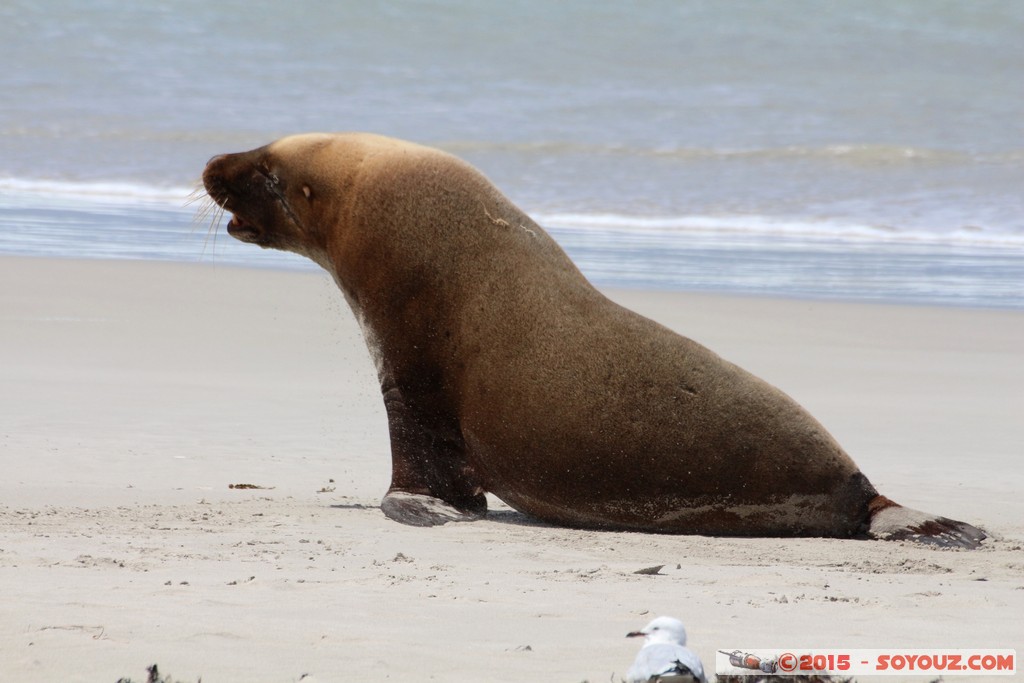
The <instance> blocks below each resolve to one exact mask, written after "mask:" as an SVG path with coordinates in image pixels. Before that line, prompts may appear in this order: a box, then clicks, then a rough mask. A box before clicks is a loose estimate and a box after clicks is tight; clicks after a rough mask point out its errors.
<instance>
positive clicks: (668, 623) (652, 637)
mask: <svg viewBox="0 0 1024 683" xmlns="http://www.w3.org/2000/svg"><path fill="white" fill-rule="evenodd" d="M639 636H643V637H644V641H645V642H644V647H647V646H648V645H654V644H656V643H675V644H676V645H686V627H684V626H683V622H681V621H679V620H678V619H674V618H672V617H658V618H657V619H655V620H653V621H652V622H651V623H649V624H647V626H644V627H643V628H642V629H641V630H639V631H631V632H629V633H627V634H626V637H627V638H637V637H639Z"/></svg>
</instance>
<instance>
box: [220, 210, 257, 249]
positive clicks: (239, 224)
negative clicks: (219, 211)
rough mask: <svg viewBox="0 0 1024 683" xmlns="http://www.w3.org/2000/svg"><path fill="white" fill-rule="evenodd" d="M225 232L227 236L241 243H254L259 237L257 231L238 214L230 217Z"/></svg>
mask: <svg viewBox="0 0 1024 683" xmlns="http://www.w3.org/2000/svg"><path fill="white" fill-rule="evenodd" d="M227 231H228V234H229V235H231V236H232V237H234V238H235V239H237V240H241V241H243V242H256V241H257V240H259V237H260V231H259V229H258V228H257V227H256V226H255V225H254V224H252V223H250V222H248V221H246V220H245V219H244V218H242V217H241V216H239V215H238V214H233V215H232V216H231V220H230V221H228V225H227Z"/></svg>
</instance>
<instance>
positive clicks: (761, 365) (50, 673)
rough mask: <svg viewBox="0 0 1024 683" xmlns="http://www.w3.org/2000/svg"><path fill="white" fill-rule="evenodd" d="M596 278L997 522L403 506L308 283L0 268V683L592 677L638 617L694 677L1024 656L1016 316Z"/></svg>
mask: <svg viewBox="0 0 1024 683" xmlns="http://www.w3.org/2000/svg"><path fill="white" fill-rule="evenodd" d="M612 296H613V297H614V298H616V299H618V300H620V301H622V302H624V303H625V304H627V305H629V306H631V307H633V308H636V309H638V310H640V311H641V312H643V313H645V314H647V315H649V316H651V317H653V318H655V319H657V320H659V321H661V322H663V323H665V324H667V325H669V326H670V327H672V328H674V329H676V330H678V331H680V332H682V333H684V334H687V335H688V336H690V337H693V338H695V339H697V340H698V341H701V342H703V343H704V344H706V345H708V346H710V347H711V348H712V349H714V350H716V351H718V352H719V353H721V354H722V355H724V356H725V357H726V358H729V359H730V360H733V361H735V362H737V363H739V364H740V365H743V366H745V367H746V368H748V369H749V370H752V371H753V372H755V373H756V374H759V375H761V376H762V377H764V378H766V379H768V380H769V381H771V382H773V383H775V384H777V385H778V386H780V387H781V388H783V389H784V390H786V391H787V392H788V393H790V394H791V395H792V396H794V397H795V398H796V399H797V400H798V401H800V402H801V403H802V404H803V405H804V406H806V407H807V408H808V409H809V410H810V411H811V412H812V413H813V414H815V415H816V416H817V417H818V418H819V419H820V420H821V421H822V422H823V423H824V424H825V425H826V426H827V427H828V428H829V429H830V430H831V431H832V432H833V433H834V434H835V436H836V437H837V438H838V439H839V441H840V442H841V443H843V444H844V445H845V447H846V448H847V450H848V451H849V452H850V453H851V455H852V456H853V457H854V459H855V460H856V461H857V462H858V464H859V465H860V466H861V468H862V469H863V470H864V471H865V472H866V473H867V475H868V476H869V477H870V478H871V480H872V481H873V483H874V484H875V485H876V486H877V487H878V488H879V489H880V490H881V491H882V492H883V493H885V494H886V495H888V496H889V497H891V498H893V499H895V500H897V501H899V502H901V503H904V504H906V505H909V506H912V507H916V508H920V509H923V510H928V511H931V512H937V513H941V514H944V515H946V516H949V517H953V518H956V519H962V520H966V521H970V522H973V523H976V524H978V525H980V526H982V527H984V528H985V529H987V530H988V531H989V532H990V534H991V535H992V536H993V539H992V540H990V541H987V542H986V543H985V545H984V547H983V548H982V549H981V550H977V551H942V550H932V549H928V548H924V547H919V546H915V545H908V544H904V543H892V542H877V541H875V542H870V541H838V540H824V539H801V540H785V539H753V540H751V539H714V538H703V537H671V536H656V535H644V534H633V533H596V532H583V531H574V530H569V529H558V528H550V527H545V526H540V525H534V524H531V523H530V522H529V521H528V520H526V519H525V518H523V517H522V516H520V515H518V514H516V513H513V512H511V511H509V510H508V508H506V507H504V506H502V505H501V504H500V503H498V502H497V501H492V502H493V506H492V509H493V510H494V512H492V514H491V515H490V517H489V518H488V519H487V520H485V521H481V522H476V523H472V524H449V525H447V526H444V527H439V528H432V529H422V528H409V527H403V526H401V525H399V524H396V523H393V522H391V521H389V520H387V519H386V518H385V517H384V516H383V515H382V514H381V512H380V510H379V509H378V508H377V505H378V502H379V499H380V497H381V495H382V494H383V493H384V491H385V489H386V487H387V485H388V481H389V469H390V463H389V455H388V442H387V433H386V426H385V419H384V414H383V408H382V405H381V400H380V397H379V394H378V392H377V388H376V383H375V378H374V375H373V371H372V368H371V364H370V361H369V357H368V354H367V352H366V350H365V348H364V345H363V342H362V339H361V337H360V335H359V333H358V330H357V328H356V325H355V323H354V320H353V318H352V316H351V314H350V313H349V311H348V310H347V308H346V307H345V304H344V302H343V300H342V298H341V296H340V295H339V294H338V292H337V291H336V290H335V288H334V285H333V284H332V283H331V282H330V280H329V279H328V277H327V276H326V275H321V274H295V273H277V272H260V271H246V270H239V269H231V268H226V267H219V268H212V267H209V266H184V265H170V264H156V263H128V262H122V263H114V262H75V261H49V260H35V259H19V258H3V259H0V357H2V358H3V363H2V365H0V387H2V391H0V472H2V477H0V595H2V599H0V680H2V681H58V680H59V681H62V682H69V681H105V682H109V683H113V682H114V681H115V680H116V679H117V678H118V677H121V676H129V675H130V676H132V677H134V678H135V679H136V680H140V679H141V680H144V679H145V671H144V670H145V667H146V666H148V665H149V664H152V663H154V662H157V663H159V664H160V668H161V670H162V671H164V672H169V673H171V674H173V675H174V676H175V678H179V679H182V680H186V681H194V680H196V679H198V678H199V677H200V676H201V677H202V680H203V681H205V682H206V683H222V682H225V681H247V682H251V681H277V682H284V681H295V680H298V678H299V677H300V676H301V675H302V674H304V673H311V674H313V675H314V676H315V677H316V680H318V681H321V682H323V681H349V680H367V681H379V680H393V681H425V680H438V681H484V680H495V681H499V680H500V681H565V682H567V683H575V682H579V681H583V680H588V681H591V682H592V683H604V682H605V681H609V680H612V678H613V675H614V680H618V678H619V677H620V676H621V675H622V674H623V673H624V672H625V670H626V668H627V667H628V666H629V664H630V662H631V661H632V658H633V655H634V653H635V651H636V647H637V643H636V642H635V641H631V640H626V639H625V638H624V637H623V636H624V635H625V633H626V632H627V631H628V630H632V629H635V628H639V627H641V626H643V624H644V623H646V621H647V620H648V619H649V618H650V617H652V616H654V615H659V614H669V615H674V616H677V617H680V618H681V619H683V620H684V621H685V622H686V623H687V626H688V629H689V631H690V645H691V647H692V648H693V649H694V650H695V651H696V652H697V653H698V654H699V655H700V656H701V657H702V658H703V660H704V662H705V665H706V666H707V667H708V669H709V670H711V671H713V669H714V651H715V650H716V649H733V648H757V647H786V648H799V647H842V648H889V647H892V648H899V647H903V648H911V647H915V648H921V647H925V648H994V647H1017V648H1018V652H1020V649H1021V645H1022V644H1024V619H1022V618H1021V614H1024V551H1022V544H1024V502H1022V492H1024V468H1022V467H1021V454H1022V453H1021V448H1022V444H1024V314H1021V313H1020V312H996V311H979V310H958V309H950V308H946V309H939V308H911V307H900V306H866V305H851V304H837V303H820V302H806V301H775V300H767V299H754V298H750V299H741V298H726V297H720V296H697V295H683V294H675V293H650V292H613V293H612ZM232 484H255V485H259V486H264V487H268V488H267V489H256V490H245V489H242V490H240V489H232V488H229V487H230V485H232ZM652 565H665V568H664V569H663V570H662V572H661V574H660V575H658V576H643V575H637V574H634V573H633V572H635V571H636V570H638V569H641V568H645V567H650V566H652ZM919 680H920V679H919ZM974 680H978V679H974Z"/></svg>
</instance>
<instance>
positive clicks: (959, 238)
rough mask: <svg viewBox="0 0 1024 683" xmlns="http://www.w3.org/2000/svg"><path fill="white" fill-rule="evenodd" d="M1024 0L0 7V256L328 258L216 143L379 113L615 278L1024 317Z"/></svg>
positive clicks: (382, 129)
mask: <svg viewBox="0 0 1024 683" xmlns="http://www.w3.org/2000/svg"><path fill="white" fill-rule="evenodd" d="M1022 35H1024V3H1020V2H1016V1H1015V0H1003V1H999V0H972V1H971V2H953V1H945V0H889V1H887V2H870V3H864V2H853V1H825V2H820V1H811V0H792V1H787V2H773V3H768V2H758V1H753V0H751V1H749V2H738V1H730V0H714V1H712V0H706V1H690V2H687V1H678V2H670V1H667V0H652V1H650V2H635V3H625V2H582V1H566V2H559V3H550V2H540V1H539V0H509V1H507V2H503V3H480V2H470V1H469V0H431V1H427V0H402V1H398V0H396V1H392V2H372V3H371V2H354V1H347V2H346V1H341V2H327V1H320V0H309V1H307V2H301V3H264V2H236V1H222V2H216V3H213V2H206V1H203V2H200V1H199V0H163V1H159V2H157V1H155V0H154V1H153V2H139V3H124V2H113V1H109V0H108V1H103V0H93V1H91V2H88V3H85V2H72V1H70V0H66V1H59V0H33V2H28V1H27V0H9V1H8V2H5V3H3V4H0V60H2V62H3V63H4V64H5V65H6V67H7V68H5V69H3V70H2V71H0V87H2V92H3V95H2V98H3V100H2V101H3V106H2V107H0V253H7V254H26V255H44V256H57V257H88V258H135V259H164V260H167V259H170V260H179V261H187V262H214V263H218V264H225V265H257V266H266V267H274V268H307V267H308V268H313V267H314V266H312V264H307V263H305V262H303V261H302V260H300V259H298V258H297V257H292V256H289V255H284V254H275V253H271V252H263V251H260V250H258V249H255V248H253V247H251V246H248V245H242V244H239V243H234V242H233V241H232V240H231V239H230V238H228V237H227V236H226V235H225V234H224V233H223V226H220V230H219V231H217V232H215V233H213V234H211V233H210V232H209V228H210V226H208V225H206V224H202V223H200V224H198V225H197V224H195V223H194V221H193V218H194V215H195V206H187V205H186V199H187V196H188V195H189V193H190V192H191V190H192V189H193V187H194V184H195V181H196V180H197V179H198V177H199V174H200V172H201V171H202V168H203V165H204V164H205V162H206V160H207V159H208V158H209V157H211V156H213V155H214V154H217V153H221V152H229V151H240V150H244V149H249V148H252V147H255V146H258V145H261V144H264V143H266V142H268V141H270V140H272V139H275V138H277V137H280V136H282V135H285V134H288V133H294V132H304V131H314V130H317V131H341V130H366V131H372V132H377V133H382V134H386V135H394V136H398V137H403V138H408V139H411V140H415V141H417V142H421V143H425V144H429V145H434V146H438V147H441V148H443V149H446V150H448V151H451V152H453V153H455V154H457V155H459V156H462V157H463V158H466V159H467V160H469V161H470V162H472V163H474V164H475V165H477V166H478V167H479V168H480V169H481V170H482V171H483V172H484V173H485V174H487V175H488V176H489V177H490V178H491V179H492V180H493V181H494V182H495V183H496V184H497V185H498V186H499V187H500V188H502V190H503V191H504V192H505V193H506V194H507V195H509V196H510V197H511V198H512V199H513V201H515V202H516V203H518V204H519V205H520V206H521V207H523V208H524V209H525V210H527V211H528V212H529V213H531V215H533V216H534V217H535V218H536V219H537V220H538V222H539V223H541V224H542V225H544V226H545V227H546V228H548V229H549V230H550V231H551V232H552V234H553V235H554V236H555V237H556V239H558V240H559V241H560V242H561V243H562V244H563V245H564V246H565V247H566V249H567V250H568V251H569V253H570V255H572V256H573V257H574V258H575V259H576V260H577V262H578V263H579V264H580V266H581V268H582V269H583V270H584V272H585V273H587V274H588V275H589V276H590V277H591V279H593V280H594V281H595V282H596V283H598V284H600V285H613V286H635V287H656V288H668V289H680V290H711V291H725V292H734V293H746V294H771V295H781V296H798V297H815V298H834V299H849V300H864V301H887V302H901V303H924V304H943V305H962V306H982V307H1002V308H1017V309H1020V308H1024V86H1022V82H1021V76H1020V75H1021V74H1022V73H1024V42H1022V41H1021V36H1022Z"/></svg>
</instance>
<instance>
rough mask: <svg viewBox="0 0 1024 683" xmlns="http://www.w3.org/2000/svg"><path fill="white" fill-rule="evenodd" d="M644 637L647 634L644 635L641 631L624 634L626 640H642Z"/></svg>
mask: <svg viewBox="0 0 1024 683" xmlns="http://www.w3.org/2000/svg"><path fill="white" fill-rule="evenodd" d="M646 635H647V634H646V633H644V632H643V631H630V632H629V633H627V634H626V637H627V638H638V637H640V638H642V637H643V636H646Z"/></svg>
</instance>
